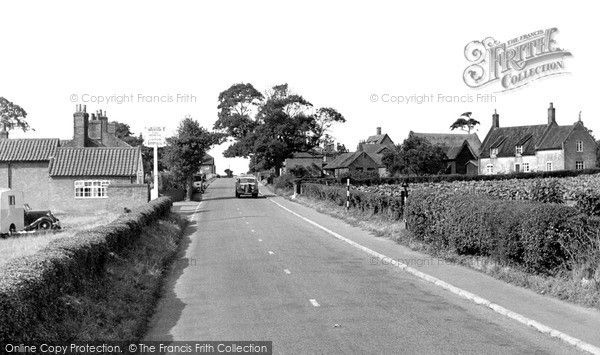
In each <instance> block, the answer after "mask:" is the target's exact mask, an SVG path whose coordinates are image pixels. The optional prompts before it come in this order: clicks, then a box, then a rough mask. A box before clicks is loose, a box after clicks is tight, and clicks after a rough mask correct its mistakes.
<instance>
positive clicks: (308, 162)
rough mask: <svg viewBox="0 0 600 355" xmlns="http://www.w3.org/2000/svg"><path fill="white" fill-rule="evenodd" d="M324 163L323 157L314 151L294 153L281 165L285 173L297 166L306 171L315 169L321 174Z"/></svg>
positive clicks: (324, 158)
mask: <svg viewBox="0 0 600 355" xmlns="http://www.w3.org/2000/svg"><path fill="white" fill-rule="evenodd" d="M325 161H326V157H325V155H324V154H321V153H319V152H316V151H308V152H296V153H293V154H292V157H291V158H287V159H286V160H285V162H284V164H283V165H284V168H285V172H286V173H287V172H289V171H290V169H294V168H296V167H298V166H301V167H303V168H305V169H308V170H311V169H316V170H318V171H319V173H321V172H322V171H323V166H324V165H325Z"/></svg>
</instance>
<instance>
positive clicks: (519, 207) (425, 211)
mask: <svg viewBox="0 0 600 355" xmlns="http://www.w3.org/2000/svg"><path fill="white" fill-rule="evenodd" d="M405 212H406V213H405V218H406V222H407V228H408V229H409V230H410V231H411V232H412V236H413V238H415V239H416V240H419V241H422V242H424V243H426V244H427V245H429V246H430V248H431V250H432V252H434V253H441V252H452V253H456V254H459V255H476V256H489V257H492V258H493V259H495V260H497V261H498V262H500V263H504V264H507V265H520V266H522V267H523V268H524V269H525V270H527V271H529V272H533V273H540V274H547V275H553V274H555V273H556V272H558V271H560V270H565V269H571V268H572V267H573V266H574V265H578V264H581V263H588V262H589V260H582V257H583V256H584V255H587V254H589V253H587V250H588V249H589V248H592V249H593V248H596V249H597V246H596V245H595V243H597V238H596V239H594V237H592V236H593V235H595V233H596V231H597V228H596V227H595V224H593V223H591V222H590V220H589V218H588V217H586V216H584V215H583V214H581V213H580V212H579V211H578V210H577V209H575V208H573V207H568V206H565V205H560V204H552V203H541V202H533V201H510V200H502V199H498V198H490V197H489V196H484V195H475V194H462V193H452V192H442V193H436V192H432V191H419V192H415V193H413V194H411V196H410V199H408V201H407V205H406V208H405ZM593 257H598V256H593Z"/></svg>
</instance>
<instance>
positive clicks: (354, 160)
mask: <svg viewBox="0 0 600 355" xmlns="http://www.w3.org/2000/svg"><path fill="white" fill-rule="evenodd" d="M380 166H381V161H379V162H378V161H376V160H375V159H374V157H373V156H372V155H371V154H368V153H366V152H351V153H343V154H340V155H339V156H338V157H337V158H335V159H334V160H333V161H331V162H330V163H329V164H327V165H326V166H325V171H327V173H329V174H331V175H333V176H335V177H341V176H342V175H344V174H346V173H350V174H352V173H363V172H372V171H379V169H380Z"/></svg>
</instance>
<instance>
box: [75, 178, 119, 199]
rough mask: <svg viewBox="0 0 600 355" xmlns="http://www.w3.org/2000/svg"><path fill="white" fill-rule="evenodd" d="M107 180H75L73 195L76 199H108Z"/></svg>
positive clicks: (108, 183) (108, 182)
mask: <svg viewBox="0 0 600 355" xmlns="http://www.w3.org/2000/svg"><path fill="white" fill-rule="evenodd" d="M108 185H110V181H109V180H75V183H74V189H73V190H74V194H75V198H77V199H88V198H108V194H107V190H108V189H107V187H108Z"/></svg>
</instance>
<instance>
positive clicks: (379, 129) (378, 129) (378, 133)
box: [377, 127, 381, 136]
mask: <svg viewBox="0 0 600 355" xmlns="http://www.w3.org/2000/svg"><path fill="white" fill-rule="evenodd" d="M377 135H378V136H380V135H381V127H377Z"/></svg>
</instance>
